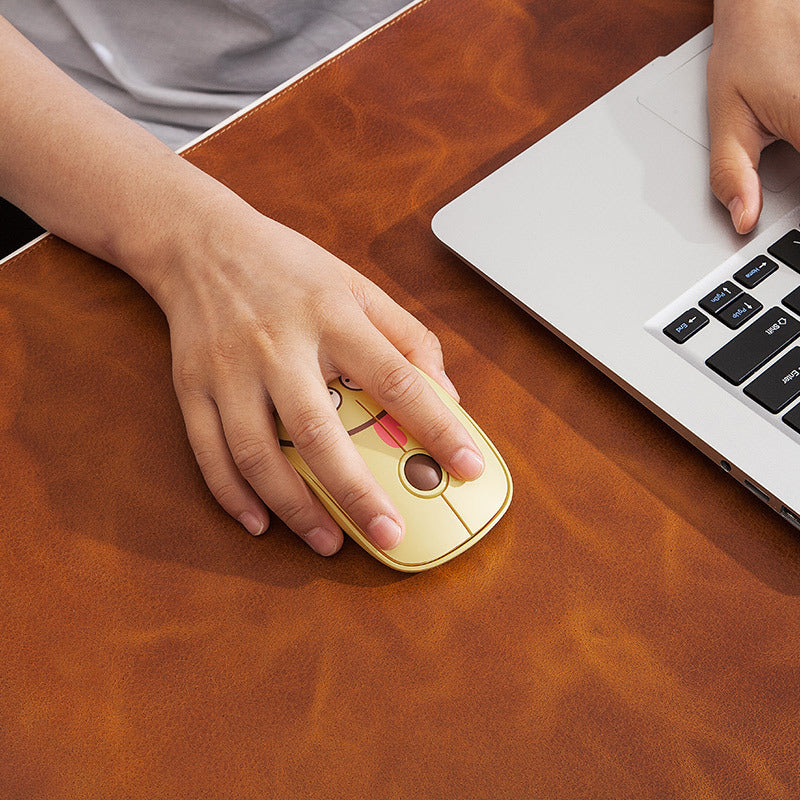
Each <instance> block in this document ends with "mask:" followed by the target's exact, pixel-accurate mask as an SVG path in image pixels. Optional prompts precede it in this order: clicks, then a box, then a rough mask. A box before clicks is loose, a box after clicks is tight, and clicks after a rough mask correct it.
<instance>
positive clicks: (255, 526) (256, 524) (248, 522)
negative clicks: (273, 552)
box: [239, 511, 267, 536]
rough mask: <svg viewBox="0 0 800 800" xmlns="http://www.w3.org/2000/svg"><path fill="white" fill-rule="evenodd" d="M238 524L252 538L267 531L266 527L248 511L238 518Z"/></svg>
mask: <svg viewBox="0 0 800 800" xmlns="http://www.w3.org/2000/svg"><path fill="white" fill-rule="evenodd" d="M239 522H241V523H242V525H243V526H244V528H245V530H246V531H247V532H248V533H250V534H252V535H253V536H261V534H262V533H264V531H265V530H266V529H267V526H266V525H265V524H264V523H263V522H262V521H261V520H260V519H259V518H258V517H257V516H256V515H255V514H251V513H250V512H249V511H245V512H244V514H241V515H240V517H239Z"/></svg>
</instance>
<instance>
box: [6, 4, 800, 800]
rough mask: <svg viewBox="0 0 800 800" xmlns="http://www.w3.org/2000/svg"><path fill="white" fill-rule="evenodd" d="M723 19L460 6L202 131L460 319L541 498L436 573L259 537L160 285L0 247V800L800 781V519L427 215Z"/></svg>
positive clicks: (241, 182) (515, 451)
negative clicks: (457, 246) (182, 364)
mask: <svg viewBox="0 0 800 800" xmlns="http://www.w3.org/2000/svg"><path fill="white" fill-rule="evenodd" d="M710 17H711V3H710V2H707V1H706V0H685V1H684V2H674V0H639V1H638V2H631V0H603V2H599V1H597V0H596V1H594V2H592V1H591V0H578V1H577V2H570V3H563V2H553V1H551V2H545V1H544V0H542V1H541V2H523V1H522V0H430V2H423V3H421V4H420V5H418V6H416V7H414V8H413V9H412V10H411V11H410V12H408V13H407V14H405V15H404V16H403V17H402V18H400V19H399V20H398V21H396V22H394V23H393V24H391V25H389V26H387V27H385V28H384V29H382V30H380V31H379V32H378V33H377V34H376V35H374V36H373V37H371V38H370V39H368V40H367V41H364V42H362V43H361V44H359V45H357V46H355V47H353V48H351V49H350V50H349V51H347V52H346V53H345V54H344V55H343V56H341V57H339V58H338V59H336V60H335V61H333V62H331V63H329V64H328V65H326V66H325V67H323V68H322V69H319V70H317V71H316V72H314V73H313V74H311V75H309V76H308V77H306V78H305V79H304V80H302V81H301V82H299V83H297V84H296V85H294V86H293V87H291V88H290V89H288V90H286V91H284V92H283V93H281V94H280V95H278V96H277V97H276V98H275V99H273V100H271V101H269V102H267V103H265V104H264V105H263V106H261V107H259V108H257V109H256V110H255V111H254V112H252V113H250V114H248V115H247V116H245V117H243V118H241V119H240V120H239V121H237V122H236V123H234V124H232V125H230V126H229V127H228V128H226V129H225V130H223V131H222V132H221V133H219V134H217V135H214V136H212V137H210V138H209V139H207V140H206V141H204V142H203V143H202V144H200V145H199V146H197V147H195V148H194V149H193V150H192V151H191V153H190V154H189V156H188V157H189V158H191V159H192V160H193V161H195V162H196V163H197V164H199V165H200V166H201V167H203V168H204V169H207V170H208V171H210V172H212V173H213V174H215V175H217V176H218V177H219V178H221V179H222V180H224V181H225V182H226V183H228V184H229V185H231V186H233V187H235V188H236V190H237V191H239V192H240V193H242V194H243V195H244V196H245V197H246V198H247V199H248V200H249V201H250V202H252V203H253V204H254V205H256V206H257V207H258V208H260V209H262V210H263V211H264V212H266V213H268V214H271V215H274V216H275V217H277V218H278V219H280V220H281V221H283V222H286V223H288V224H290V225H293V226H295V227H297V228H298V229H299V230H301V231H303V232H304V233H306V234H308V235H310V236H311V237H313V238H315V239H316V240H317V241H319V242H320V243H321V244H323V245H325V246H327V247H328V248H329V249H331V250H332V251H333V252H335V253H337V254H338V255H340V256H341V257H343V258H345V259H346V260H348V261H349V262H350V263H352V264H353V265H354V266H356V267H357V268H359V269H361V270H363V271H364V272H365V273H367V274H368V275H369V276H370V277H371V278H373V279H374V280H376V281H377V282H378V283H379V284H380V285H381V286H383V287H384V288H386V289H387V290H388V291H389V292H390V293H391V294H392V295H393V296H394V297H395V298H396V299H397V300H398V301H400V302H401V303H403V304H405V305H406V306H407V307H408V308H409V309H411V310H412V311H413V312H414V313H416V314H417V315H419V317H421V318H422V319H423V320H424V322H425V323H426V324H428V325H429V326H430V327H432V328H433V329H434V330H435V331H436V332H437V333H438V334H439V335H440V336H441V338H442V340H443V343H444V346H445V352H446V355H447V363H448V367H449V372H450V374H451V375H452V377H453V379H454V380H455V381H456V383H457V385H459V387H460V388H461V390H462V395H463V400H464V405H465V407H466V408H467V409H468V410H469V411H470V412H472V413H473V415H474V416H475V417H476V419H477V420H478V421H479V422H480V423H481V424H482V425H483V427H484V428H485V429H486V431H487V432H488V433H489V435H490V436H491V437H492V438H493V440H494V441H495V443H496V444H497V445H498V447H499V448H500V450H501V451H502V452H503V454H504V455H505V457H506V459H507V461H508V463H509V466H510V468H511V470H512V472H513V474H514V476H515V498H514V502H513V504H512V506H511V508H510V510H509V511H508V513H507V515H506V517H505V518H504V520H503V521H502V522H501V524H500V525H499V526H498V527H497V528H496V529H495V530H494V531H493V532H492V533H491V534H490V535H489V536H487V537H486V539H485V540H484V541H483V542H482V543H480V544H479V545H478V546H476V547H475V548H473V550H471V551H470V552H468V553H467V554H466V555H464V556H462V557H461V558H459V559H457V560H456V561H454V562H451V563H450V564H448V565H446V566H444V567H442V568H439V569H437V570H434V571H432V572H430V573H423V574H419V575H415V576H403V575H401V574H399V573H395V572H392V571H390V570H388V569H386V568H385V567H383V566H381V565H380V564H378V563H377V562H375V561H373V560H372V559H370V558H369V557H368V556H367V555H366V554H365V553H364V552H363V551H362V550H360V549H359V548H358V547H357V546H355V545H354V544H352V543H350V542H347V543H346V544H345V547H344V549H343V551H342V552H341V554H340V555H338V556H337V557H335V558H333V559H332V560H323V559H321V558H318V557H316V556H315V555H314V554H313V553H312V552H311V551H310V550H309V549H308V548H307V547H306V546H305V545H303V544H302V543H301V542H299V540H297V539H296V538H295V537H294V536H293V535H290V534H289V533H288V532H287V531H286V530H285V529H284V528H283V527H282V526H281V525H280V524H277V523H276V524H275V526H274V528H273V530H272V531H271V532H270V533H269V534H267V535H266V536H265V537H262V538H261V539H252V538H251V537H250V536H248V535H247V534H246V533H245V532H244V531H243V530H242V529H241V528H240V527H239V525H238V524H237V523H235V522H233V521H232V520H230V519H229V518H227V517H226V515H225V514H224V513H223V512H222V511H221V510H220V509H219V508H218V507H217V506H216V504H215V503H214V501H213V500H212V498H211V496H210V494H209V493H208V491H207V490H206V489H205V487H204V484H203V482H202V480H201V478H200V476H199V473H198V470H197V468H196V466H195V464H194V460H193V457H192V455H191V452H190V450H189V447H188V445H187V443H186V441H185V439H184V431H183V424H182V419H181V416H180V414H179V411H178V407H177V404H176V401H175V399H174V397H173V392H172V387H171V381H170V369H169V349H168V341H167V330H166V326H165V323H164V320H163V318H162V317H161V315H160V312H159V311H158V310H157V308H156V306H155V305H154V304H153V303H152V302H151V301H150V300H149V298H148V297H147V296H146V295H145V294H144V293H143V292H142V291H141V290H140V289H139V288H138V287H137V286H136V285H135V284H134V283H133V282H132V281H130V280H129V279H127V278H126V277H125V276H124V275H122V274H121V273H118V272H117V271H115V270H113V269H111V268H109V267H107V266H106V265H104V264H102V263H101V262H99V261H96V260H94V259H92V258H89V257H87V256H85V255H83V254H81V253H79V252H78V251H76V250H74V249H72V248H70V247H68V246H66V245H65V244H63V243H61V242H59V241H57V240H55V239H52V238H50V239H48V240H46V241H44V242H43V243H42V244H40V245H38V246H36V247H34V248H33V249H31V250H29V251H28V252H26V253H24V254H23V255H21V256H19V257H17V258H16V259H15V260H13V261H11V262H10V263H8V264H7V265H6V266H5V267H4V268H2V269H0V342H1V343H2V345H1V346H0V453H2V458H0V509H1V510H0V513H1V514H2V536H0V603H1V605H2V610H1V611H0V620H1V621H0V648H1V650H2V657H0V753H2V756H0V796H1V797H3V798H14V799H15V800H16V799H17V798H25V799H26V800H29V799H30V798H94V797H102V798H198V797H214V798H264V797H280V798H308V797H319V798H450V797H454V798H455V797H457V798H726V799H728V798H790V797H796V796H797V791H798V779H797V770H798V763H799V760H798V757H800V735H798V716H797V710H798V698H799V697H800V687H799V684H800V601H799V600H798V598H797V595H798V592H800V544H798V537H797V535H796V534H795V533H793V531H792V530H791V529H790V528H789V527H788V526H787V525H785V524H784V523H782V522H781V521H780V520H779V519H778V518H777V517H775V516H774V515H773V514H772V512H770V511H768V510H767V509H766V508H764V507H763V506H762V505H761V504H760V503H759V502H758V501H757V500H755V499H754V498H752V497H751V496H750V495H749V494H747V493H746V492H745V491H744V490H743V489H740V488H739V487H738V486H737V485H736V484H735V483H734V482H733V481H731V480H730V479H729V478H728V477H726V476H725V475H724V474H723V473H722V472H721V471H720V470H719V469H718V468H716V467H715V466H714V465H713V464H711V463H710V462H709V461H707V460H706V459H705V458H704V457H703V456H701V455H700V454H699V453H698V452H696V451H695V450H694V449H693V448H692V447H691V446H690V445H688V444H687V443H685V442H684V441H683V440H682V439H681V438H680V437H679V436H678V435H677V434H675V433H673V432H672V431H671V430H670V429H669V428H668V427H666V426H665V425H664V424H662V423H661V422H660V421H658V420H657V419H656V418H655V417H654V416H652V415H651V414H650V413H649V412H647V411H646V410H644V409H643V408H642V407H640V406H639V405H638V404H637V403H636V402H635V401H633V400H632V399H630V398H629V397H628V396H627V395H626V394H625V393H623V392H622V391H621V390H620V389H618V388H617V387H616V386H615V385H614V384H613V383H611V382H610V381H609V380H608V379H606V378H605V377H603V376H602V375H601V374H600V373H599V372H597V371H596V370H595V369H593V368H592V367H591V366H589V365H588V364H587V363H585V362H584V361H583V360H582V359H581V358H580V357H578V356H577V355H575V354H574V353H573V352H572V351H571V350H570V349H568V348H567V347H566V346H564V345H563V344H562V343H561V342H560V341H558V340H557V339H556V338H555V337H554V336H553V335H552V334H550V333H548V332H547V331H546V330H544V329H543V328H542V327H541V326H539V325H538V324H537V323H535V322H534V321H532V320H531V319H529V318H528V317H527V316H526V315H525V314H523V313H522V312H521V311H519V310H518V309H517V308H516V307H515V306H514V304H513V303H511V302H510V301H509V300H507V299H505V298H504V297H503V296H501V295H500V294H499V293H498V292H497V291H495V290H494V289H492V288H491V287H490V286H488V285H487V284H486V283H484V281H482V280H481V279H480V278H479V277H477V276H476V275H474V274H473V273H472V272H471V271H470V270H469V269H468V268H467V267H465V266H463V265H462V264H461V263H460V262H459V261H458V260H457V259H456V258H454V257H453V256H451V255H450V254H448V253H447V252H446V251H445V250H444V248H443V247H441V246H440V245H439V244H438V243H437V242H436V240H435V239H434V237H433V235H432V234H431V232H430V228H429V222H430V218H431V216H432V215H433V213H434V211H435V210H436V209H438V208H439V207H440V206H441V205H443V204H444V203H445V202H446V201H448V200H449V199H451V198H452V197H453V196H455V194H457V193H458V192H459V191H460V190H462V189H464V188H465V187H466V186H468V185H469V184H471V183H473V182H474V181H475V180H477V179H478V178H480V177H482V176H483V175H485V174H486V173H487V172H488V171H489V170H490V169H492V168H493V167H495V166H497V165H498V164H499V163H501V162H502V161H504V160H505V159H507V158H508V157H510V156H511V155H513V154H514V153H516V152H518V151H519V150H521V149H522V148H523V147H525V146H526V145H528V144H530V143H531V142H533V141H535V140H536V139H538V138H540V137H541V136H543V135H544V134H545V133H547V132H548V131H550V130H551V129H553V128H554V127H555V126H556V125H558V124H559V123H561V122H562V121H564V120H565V119H567V118H568V117H569V116H571V115H572V114H574V113H575V112H577V111H578V110H580V109H581V108H582V107H584V106H585V105H587V104H588V103H589V102H590V101H591V100H593V99H594V98H596V97H598V96H599V95H601V94H602V93H603V92H604V91H606V90H607V89H609V88H611V87H612V86H613V85H614V84H615V83H617V82H618V81H619V80H621V79H622V78H624V77H626V76H627V75H629V74H631V73H632V72H634V71H635V70H636V69H637V68H638V67H640V66H642V65H644V64H645V63H646V62H647V61H649V60H650V59H651V58H653V57H654V56H656V55H658V54H659V53H666V52H669V51H670V50H671V49H672V48H674V47H675V46H677V45H678V44H679V43H680V42H682V41H683V40H685V39H686V38H688V36H689V35H691V34H693V33H694V32H696V31H697V30H699V29H700V28H701V27H703V26H704V25H706V24H707V23H708V22H709V21H710ZM799 479H800V478H799Z"/></svg>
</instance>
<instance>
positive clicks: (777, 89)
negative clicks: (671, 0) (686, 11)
mask: <svg viewBox="0 0 800 800" xmlns="http://www.w3.org/2000/svg"><path fill="white" fill-rule="evenodd" d="M798 40H800V5H799V4H798V3H797V2H795V0H747V2H741V0H715V3H714V44H713V46H712V48H711V53H710V55H709V59H708V117H709V127H710V133H711V160H710V179H711V188H712V190H713V192H714V194H715V195H716V196H717V197H718V198H719V200H720V201H721V202H722V203H723V204H724V205H725V207H726V208H727V209H728V211H729V212H730V215H731V220H732V222H733V225H734V227H735V228H736V230H737V231H738V232H739V233H749V232H750V231H751V230H752V229H753V228H754V227H755V225H756V223H757V222H758V218H759V215H760V214H761V205H762V197H761V182H760V180H759V177H758V173H757V172H756V170H757V169H758V163H759V159H760V157H761V151H762V150H763V149H764V148H765V147H766V146H767V145H768V144H770V143H771V142H773V141H775V140H776V139H785V140H786V141H788V142H789V143H790V144H792V145H793V146H794V147H795V148H800V95H799V94H798V89H797V86H798V83H797V79H798V75H800V50H798V47H797V42H798Z"/></svg>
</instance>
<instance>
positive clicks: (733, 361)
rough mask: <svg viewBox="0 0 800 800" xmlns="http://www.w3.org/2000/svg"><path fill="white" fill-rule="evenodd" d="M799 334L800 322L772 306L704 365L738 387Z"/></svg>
mask: <svg viewBox="0 0 800 800" xmlns="http://www.w3.org/2000/svg"><path fill="white" fill-rule="evenodd" d="M798 336H800V322H798V321H797V320H796V319H795V318H794V317H793V316H791V315H790V314H788V313H787V312H786V311H784V310H783V309H782V308H780V307H778V306H775V307H774V308H771V309H770V310H769V311H765V312H764V313H763V314H762V315H761V317H760V318H759V319H757V320H755V321H754V322H753V324H752V325H748V327H746V328H745V329H744V330H743V331H742V332H741V333H738V334H736V336H735V337H734V338H733V339H731V340H730V341H729V342H728V343H727V344H726V345H725V346H724V347H721V348H720V349H719V350H717V352H716V353H714V355H712V356H710V357H709V358H707V359H706V365H707V366H708V367H710V368H711V369H713V370H714V372H716V373H718V374H719V375H722V377H723V378H725V380H727V381H730V382H731V383H732V384H734V386H738V385H739V384H740V383H742V382H743V381H744V380H746V379H747V378H749V377H750V376H751V375H752V374H753V373H754V372H755V371H756V370H757V369H758V368H759V367H762V366H764V364H766V363H767V361H769V360H770V358H772V356H774V355H777V354H778V353H780V351H781V350H783V348H784V347H786V346H787V345H788V344H789V343H790V342H793V341H794V340H795V339H796V338H797V337H798Z"/></svg>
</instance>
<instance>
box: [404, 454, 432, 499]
mask: <svg viewBox="0 0 800 800" xmlns="http://www.w3.org/2000/svg"><path fill="white" fill-rule="evenodd" d="M403 472H404V474H405V476H406V480H407V481H408V482H409V483H410V484H411V485H412V486H413V487H414V488H415V489H418V490H419V491H421V492H432V491H433V490H434V489H436V488H437V487H438V486H439V484H440V483H441V482H442V468H441V467H440V466H439V465H438V464H437V463H436V461H435V460H434V459H433V458H431V456H429V455H426V454H425V453H415V454H414V455H412V456H410V457H409V458H408V459H407V460H406V462H405V464H404V465H403Z"/></svg>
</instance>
